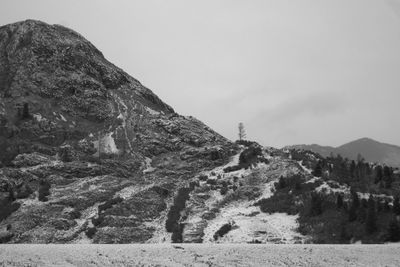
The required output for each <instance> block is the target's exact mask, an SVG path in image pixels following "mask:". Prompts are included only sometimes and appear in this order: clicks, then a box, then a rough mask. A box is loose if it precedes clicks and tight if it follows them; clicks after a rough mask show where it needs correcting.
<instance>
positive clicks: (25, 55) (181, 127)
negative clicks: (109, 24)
mask: <svg viewBox="0 0 400 267" xmlns="http://www.w3.org/2000/svg"><path fill="white" fill-rule="evenodd" d="M0 151H1V153H0V160H1V163H0V164H1V166H2V168H1V169H0V192H1V193H0V201H1V207H0V215H1V216H0V220H1V223H0V227H1V228H2V229H3V228H4V229H5V228H6V226H8V228H7V229H8V230H7V231H6V234H4V233H3V235H2V236H5V237H4V238H2V239H3V240H2V241H3V242H4V241H7V242H39V243H42V242H70V241H71V240H74V239H75V238H76V237H77V235H79V234H80V233H82V231H85V230H87V229H88V228H90V226H91V225H92V223H91V219H92V218H94V217H96V216H97V217H96V218H98V217H101V219H99V220H98V221H97V222H96V223H98V225H97V226H98V227H97V228H91V229H92V231H95V230H93V229H96V231H97V233H96V234H94V235H92V238H93V240H94V242H142V241H145V240H147V239H149V238H150V237H151V236H152V232H153V231H154V229H153V228H152V227H151V226H147V224H148V223H150V222H152V221H153V220H154V219H155V218H157V217H159V216H160V212H162V211H165V210H167V205H168V199H169V198H172V197H173V196H174V194H175V191H176V190H177V189H178V188H180V187H184V186H186V185H188V184H189V183H190V181H191V180H192V179H193V177H194V176H195V175H196V174H197V173H198V172H199V171H202V170H207V169H211V168H213V167H215V166H217V165H220V164H223V163H225V162H226V161H227V160H228V157H229V156H230V155H231V154H232V153H234V147H233V145H232V143H231V142H230V141H228V140H227V139H225V138H224V137H222V136H220V135H219V134H217V133H215V132H214V131H212V130H211V129H210V128H208V127H207V126H206V125H204V124H203V123H201V122H200V121H198V120H196V119H195V118H193V117H184V116H181V115H179V114H176V113H175V112H174V110H173V109H172V108H171V107H170V106H168V105H167V104H165V103H164V102H162V101H161V100H160V99H159V98H158V97H157V96H156V95H155V94H154V93H153V92H152V91H150V90H149V89H147V88H146V87H144V86H143V85H142V84H140V82H139V81H137V80H136V79H134V78H132V77H130V76H129V75H128V74H126V73H125V72H124V71H122V70H121V69H119V68H117V67H116V66H114V65H113V64H112V63H110V62H108V61H107V60H106V59H105V57H104V56H103V55H102V53H101V52H100V51H99V50H97V49H96V48H95V47H94V46H93V45H92V44H91V43H90V42H89V41H87V40H86V39H85V38H83V37H82V36H81V35H79V34H78V33H76V32H74V31H72V30H70V29H67V28H65V27H63V26H60V25H48V24H46V23H43V22H40V21H33V20H27V21H23V22H18V23H15V24H10V25H6V26H3V27H0ZM100 213H101V216H100ZM103 213H104V214H103ZM88 225H89V226H88ZM10 227H11V228H10ZM89 235H91V234H90V233H89Z"/></svg>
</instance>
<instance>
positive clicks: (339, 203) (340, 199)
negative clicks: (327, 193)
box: [336, 194, 343, 209]
mask: <svg viewBox="0 0 400 267" xmlns="http://www.w3.org/2000/svg"><path fill="white" fill-rule="evenodd" d="M336 207H337V208H338V209H341V208H342V207H343V197H342V195H341V194H338V195H337V198H336Z"/></svg>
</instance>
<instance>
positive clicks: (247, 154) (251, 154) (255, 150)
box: [239, 146, 262, 168]
mask: <svg viewBox="0 0 400 267" xmlns="http://www.w3.org/2000/svg"><path fill="white" fill-rule="evenodd" d="M261 155H262V150H261V147H258V146H250V147H248V148H246V149H245V150H244V151H243V152H242V153H240V156H239V165H241V166H244V167H245V168H248V167H249V166H250V165H251V164H253V163H256V162H257V157H258V156H261Z"/></svg>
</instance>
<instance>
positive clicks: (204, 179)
mask: <svg viewBox="0 0 400 267" xmlns="http://www.w3.org/2000/svg"><path fill="white" fill-rule="evenodd" d="M198 179H199V180H200V181H207V179H208V176H207V175H204V174H201V175H199V177H198Z"/></svg>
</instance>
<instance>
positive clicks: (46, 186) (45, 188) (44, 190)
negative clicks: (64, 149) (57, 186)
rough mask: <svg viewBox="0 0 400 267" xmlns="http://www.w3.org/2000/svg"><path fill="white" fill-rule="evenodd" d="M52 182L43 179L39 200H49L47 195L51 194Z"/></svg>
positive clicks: (40, 184)
mask: <svg viewBox="0 0 400 267" xmlns="http://www.w3.org/2000/svg"><path fill="white" fill-rule="evenodd" d="M50 187H51V185H50V183H49V182H48V181H46V180H41V181H40V182H39V190H38V193H39V196H38V199H39V201H42V202H46V201H47V200H48V198H47V196H48V195H50Z"/></svg>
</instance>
